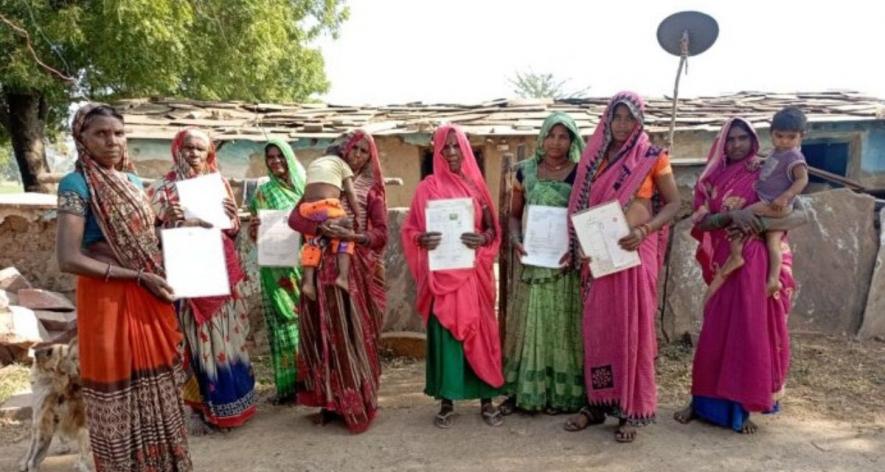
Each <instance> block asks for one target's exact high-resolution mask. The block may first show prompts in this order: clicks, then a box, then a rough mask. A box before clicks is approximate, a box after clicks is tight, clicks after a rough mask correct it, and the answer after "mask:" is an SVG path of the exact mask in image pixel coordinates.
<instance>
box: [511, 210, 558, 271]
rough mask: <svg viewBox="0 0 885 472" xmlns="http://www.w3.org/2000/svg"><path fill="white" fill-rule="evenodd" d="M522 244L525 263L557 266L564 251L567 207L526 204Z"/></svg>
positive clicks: (550, 266) (521, 260)
mask: <svg viewBox="0 0 885 472" xmlns="http://www.w3.org/2000/svg"><path fill="white" fill-rule="evenodd" d="M524 234H525V237H524V238H523V242H522V247H523V249H525V252H526V255H525V256H523V257H522V259H520V262H522V263H523V264H525V265H533V266H538V267H549V268H554V269H555V268H558V267H559V260H560V259H562V256H563V254H565V253H566V252H567V251H568V208H562V207H552V206H543V205H529V206H528V211H527V214H526V225H525V232H524Z"/></svg>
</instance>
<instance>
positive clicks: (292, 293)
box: [249, 139, 305, 398]
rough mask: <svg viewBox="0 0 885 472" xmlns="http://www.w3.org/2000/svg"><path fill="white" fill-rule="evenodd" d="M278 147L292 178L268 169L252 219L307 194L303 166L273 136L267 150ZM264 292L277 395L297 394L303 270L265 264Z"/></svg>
mask: <svg viewBox="0 0 885 472" xmlns="http://www.w3.org/2000/svg"><path fill="white" fill-rule="evenodd" d="M270 146H275V147H276V148H277V149H279V150H280V152H281V153H282V154H283V157H285V159H286V167H287V168H288V169H289V179H288V180H283V179H281V178H279V177H277V176H275V175H273V172H270V170H268V175H269V176H270V181H269V182H267V183H265V184H263V185H262V186H261V187H259V188H258V191H257V192H256V193H255V196H254V197H253V198H252V201H251V202H250V204H249V211H250V212H251V213H252V217H253V218H258V210H265V209H269V210H291V209H292V208H295V204H296V203H298V200H300V199H301V195H302V194H303V193H304V181H305V173H304V167H303V166H302V165H301V163H300V162H298V160H297V159H296V158H295V153H294V152H293V151H292V148H291V147H290V146H289V143H287V142H286V141H284V140H282V139H271V140H270V141H268V143H267V146H265V149H267V147H270ZM259 273H260V276H261V294H262V301H263V307H264V310H263V311H264V319H265V321H266V323H267V335H268V338H269V341H270V354H271V360H272V363H273V371H274V382H275V384H276V387H277V397H278V398H288V397H291V396H292V395H294V394H295V383H296V381H297V377H298V305H299V298H300V295H301V289H300V287H301V270H300V269H299V268H289V267H262V268H261V269H260V271H259Z"/></svg>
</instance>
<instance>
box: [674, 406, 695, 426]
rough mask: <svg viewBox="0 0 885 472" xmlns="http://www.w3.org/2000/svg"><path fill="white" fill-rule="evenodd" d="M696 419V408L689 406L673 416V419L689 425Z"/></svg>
mask: <svg viewBox="0 0 885 472" xmlns="http://www.w3.org/2000/svg"><path fill="white" fill-rule="evenodd" d="M695 418H696V416H695V414H694V408H692V407H691V405H688V406H687V407H685V408H683V409H681V410H679V411H677V412H676V413H674V414H673V419H674V420H676V421H677V422H679V423H682V424H688V423H690V422H691V420H693V419H695Z"/></svg>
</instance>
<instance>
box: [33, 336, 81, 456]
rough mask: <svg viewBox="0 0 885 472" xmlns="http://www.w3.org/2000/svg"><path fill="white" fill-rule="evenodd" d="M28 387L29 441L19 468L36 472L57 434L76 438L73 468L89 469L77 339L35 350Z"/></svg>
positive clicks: (65, 437) (72, 438) (71, 438)
mask: <svg viewBox="0 0 885 472" xmlns="http://www.w3.org/2000/svg"><path fill="white" fill-rule="evenodd" d="M31 390H32V391H33V405H32V408H33V418H32V425H31V442H30V445H29V447H28V454H27V455H26V456H25V457H24V458H23V459H22V461H21V464H20V465H19V470H20V471H22V472H36V471H37V470H38V467H39V466H40V463H41V462H43V459H45V458H46V453H47V452H49V445H50V444H51V443H52V438H53V437H54V436H55V434H56V433H58V434H59V435H60V436H61V437H62V438H64V439H68V440H76V441H77V443H78V445H79V448H80V457H79V459H78V460H77V465H76V469H77V470H79V471H80V472H89V471H92V470H93V465H92V448H91V447H90V446H89V431H88V429H87V428H86V404H85V403H84V401H83V390H82V384H81V382H80V362H79V354H78V349H77V340H76V338H75V339H74V340H73V341H71V343H70V344H53V345H51V346H48V347H43V348H40V349H37V350H35V351H34V364H33V366H32V367H31Z"/></svg>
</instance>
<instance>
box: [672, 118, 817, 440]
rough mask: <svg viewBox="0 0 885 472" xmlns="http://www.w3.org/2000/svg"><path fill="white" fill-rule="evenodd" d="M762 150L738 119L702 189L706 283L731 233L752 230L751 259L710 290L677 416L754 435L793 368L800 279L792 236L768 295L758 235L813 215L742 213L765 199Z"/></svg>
mask: <svg viewBox="0 0 885 472" xmlns="http://www.w3.org/2000/svg"><path fill="white" fill-rule="evenodd" d="M758 150H759V139H758V137H757V136H756V132H755V131H754V130H753V127H752V126H751V125H750V123H749V122H747V121H746V120H743V119H741V118H732V119H730V120H729V121H728V122H726V123H725V125H724V126H723V127H722V131H721V132H720V133H719V136H718V137H717V139H716V141H715V142H714V143H713V147H712V148H711V149H710V154H709V156H708V158H707V167H706V168H705V169H704V172H703V173H702V174H701V176H700V177H699V178H698V183H697V185H696V187H695V198H694V214H693V219H694V222H695V227H694V229H693V230H692V236H694V237H695V239H697V240H698V242H699V245H698V250H697V254H696V257H697V260H698V263H700V266H701V270H702V271H703V275H704V280H705V281H706V282H707V284H709V283H710V282H711V281H712V279H713V276H714V275H716V271H717V270H718V269H719V267H720V266H721V265H722V264H723V263H724V262H725V260H726V259H727V258H728V255H729V237H730V235H746V238H747V240H746V243H745V244H744V249H743V256H744V260H745V261H746V263H745V264H744V265H743V266H742V267H741V268H740V269H738V270H737V271H734V272H733V273H731V274H730V275H729V276H728V278H727V279H725V282H724V283H723V284H722V286H721V287H719V288H718V289H717V290H715V291H713V292H712V293H708V294H707V297H706V301H705V304H704V321H703V326H702V327H701V334H700V337H699V338H698V345H697V350H696V351H695V358H694V367H693V370H692V389H691V393H692V403H691V405H690V406H689V407H687V408H686V409H684V410H682V411H679V412H677V413H676V415H675V418H676V420H677V421H679V422H681V423H687V422H689V421H691V420H692V419H693V418H695V417H699V418H702V419H704V420H707V421H709V422H711V423H714V424H717V425H720V426H723V427H729V428H732V429H733V430H735V431H737V432H741V433H754V432H755V431H756V425H755V424H753V422H752V421H750V419H749V418H750V412H774V411H777V410H778V403H777V396H778V393H779V392H780V391H781V390H782V389H783V386H784V381H785V379H786V376H787V370H788V368H789V365H790V339H789V334H788V332H787V316H788V314H789V311H790V305H791V302H792V296H793V290H794V288H795V286H796V284H795V280H794V279H793V273H792V270H791V265H792V254H791V253H790V250H789V246H788V245H787V243H786V240H785V241H784V243H783V246H782V251H783V267H782V269H781V274H780V282H781V285H782V288H781V290H780V291H779V292H778V293H777V294H776V295H775V296H774V297H769V296H768V295H767V292H766V270H767V269H766V268H767V267H768V265H767V264H768V253H767V251H766V247H765V239H764V238H760V237H759V235H758V233H759V232H760V230H763V231H764V230H765V229H771V230H774V229H777V230H786V229H792V228H795V227H796V226H799V225H801V224H803V223H804V222H805V221H806V218H807V216H806V213H805V212H804V211H803V210H801V209H800V210H799V211H794V212H793V214H792V215H791V216H789V217H787V218H781V219H767V218H761V219H760V218H757V217H754V216H752V214H750V213H748V212H747V211H746V210H742V209H743V208H745V207H748V206H749V205H751V204H753V203H755V202H756V201H757V200H758V197H757V195H756V190H755V183H756V180H757V179H758V177H759V168H760V166H759V157H758V156H757V154H756V153H757V152H758ZM747 230H749V231H747Z"/></svg>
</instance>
